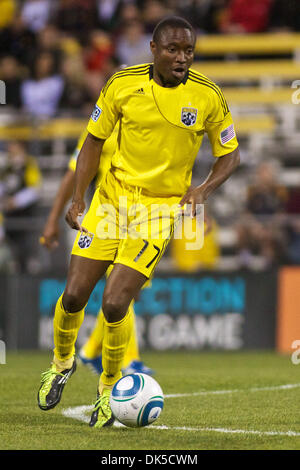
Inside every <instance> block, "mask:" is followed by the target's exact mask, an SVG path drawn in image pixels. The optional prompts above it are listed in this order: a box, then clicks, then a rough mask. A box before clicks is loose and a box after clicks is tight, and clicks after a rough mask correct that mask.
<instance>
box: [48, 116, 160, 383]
mask: <svg viewBox="0 0 300 470" xmlns="http://www.w3.org/2000/svg"><path fill="white" fill-rule="evenodd" d="M118 129H119V126H118V125H117V126H116V127H115V129H114V131H113V133H112V135H111V136H110V137H109V139H107V140H106V142H105V144H104V145H103V149H102V153H101V160H100V166H99V169H98V172H97V176H96V182H95V187H96V188H97V187H98V186H99V185H100V183H101V179H102V178H103V177H104V176H105V174H106V173H107V171H108V170H109V168H110V166H111V159H112V156H113V154H114V152H115V149H116V146H117V137H118ZM86 136H87V131H86V130H84V131H83V132H82V134H81V136H80V138H79V139H78V142H77V145H76V148H75V150H74V152H73V154H72V156H71V158H70V161H69V167H68V170H67V171H66V173H65V175H64V177H63V179H62V182H61V184H60V187H59V189H58V191H57V194H56V197H55V199H54V202H53V205H52V208H51V210H50V213H49V216H48V218H47V221H46V223H45V226H44V228H43V232H42V236H41V238H40V243H41V244H42V245H43V246H45V247H46V248H48V249H49V250H53V249H55V248H56V247H57V246H58V240H59V219H60V217H61V214H62V212H63V209H64V207H65V205H66V203H67V202H68V201H69V199H70V198H71V196H72V192H73V188H74V176H75V170H76V161H77V157H78V155H79V152H80V150H81V147H82V144H83V142H84V141H85V139H86ZM111 268H112V266H111V267H109V269H108V270H107V275H108V274H109V271H110V270H111ZM129 308H130V309H133V302H132V303H131V304H130V306H129ZM133 315H134V310H133ZM103 328H104V322H103V312H102V309H100V311H99V313H98V317H97V320H96V323H95V326H94V329H93V331H92V333H91V335H90V336H89V338H88V339H87V341H86V343H85V344H84V345H83V347H82V348H81V350H80V352H79V354H78V357H79V359H80V361H81V362H82V364H84V365H87V366H88V367H89V368H90V369H91V370H92V371H93V372H94V373H96V374H101V372H102V354H101V353H102V340H103ZM123 372H124V374H132V373H135V372H141V373H144V374H149V375H152V374H153V371H152V369H150V368H149V367H147V366H146V365H145V364H144V363H143V362H142V361H141V358H140V354H139V347H138V340H137V333H136V328H135V325H134V328H133V330H132V333H131V336H130V340H129V344H128V347H127V349H126V352H125V357H124V363H123Z"/></svg>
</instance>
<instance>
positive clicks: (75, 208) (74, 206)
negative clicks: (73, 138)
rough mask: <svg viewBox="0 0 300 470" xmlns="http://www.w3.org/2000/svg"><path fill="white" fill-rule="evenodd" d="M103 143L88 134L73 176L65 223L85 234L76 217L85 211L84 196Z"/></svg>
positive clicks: (94, 172) (84, 229)
mask: <svg viewBox="0 0 300 470" xmlns="http://www.w3.org/2000/svg"><path fill="white" fill-rule="evenodd" d="M104 142H105V139H98V138H97V137H95V136H93V135H92V134H90V133H89V134H88V135H87V137H86V139H85V141H84V144H83V146H82V148H81V150H80V153H79V155H78V159H77V165H76V171H75V176H74V192H73V198H72V203H71V205H70V207H69V209H68V211H67V213H66V221H67V223H68V224H69V225H70V227H71V228H73V229H75V230H80V231H81V232H87V230H86V228H85V227H82V225H81V224H80V222H79V220H78V217H80V216H81V215H83V212H84V210H85V202H84V195H85V192H86V189H87V187H88V186H89V184H90V182H91V181H92V179H93V178H94V176H95V175H96V173H97V171H98V168H99V162H100V156H101V152H102V148H103V145H104Z"/></svg>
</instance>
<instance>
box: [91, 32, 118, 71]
mask: <svg viewBox="0 0 300 470" xmlns="http://www.w3.org/2000/svg"><path fill="white" fill-rule="evenodd" d="M113 53H114V47H113V43H112V41H111V38H110V36H109V35H108V34H107V33H106V32H104V31H101V30H95V31H92V32H91V33H90V35H89V44H88V46H87V48H86V50H85V52H84V60H85V64H86V67H87V69H88V70H98V71H101V70H102V69H103V68H104V67H105V62H106V61H107V60H108V59H109V58H110V57H111V56H112V55H113Z"/></svg>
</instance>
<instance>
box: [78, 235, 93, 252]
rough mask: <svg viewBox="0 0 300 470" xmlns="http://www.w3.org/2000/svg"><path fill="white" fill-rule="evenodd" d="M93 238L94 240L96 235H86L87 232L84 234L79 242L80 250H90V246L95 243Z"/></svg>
mask: <svg viewBox="0 0 300 470" xmlns="http://www.w3.org/2000/svg"><path fill="white" fill-rule="evenodd" d="M93 238H94V234H93V233H90V232H88V233H85V232H82V233H81V235H80V237H79V240H78V246H79V248H81V249H84V248H88V247H89V246H91V243H92V241H93Z"/></svg>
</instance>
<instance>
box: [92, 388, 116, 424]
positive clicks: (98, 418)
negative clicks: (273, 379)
mask: <svg viewBox="0 0 300 470" xmlns="http://www.w3.org/2000/svg"><path fill="white" fill-rule="evenodd" d="M110 393H111V390H110V389H108V388H105V389H104V390H103V392H102V395H99V393H97V400H96V403H95V405H94V409H93V413H92V416H91V420H90V426H92V427H94V428H104V427H107V426H111V425H112V424H113V423H114V421H115V418H114V417H113V415H112V412H111V409H110V404H109V397H110Z"/></svg>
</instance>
